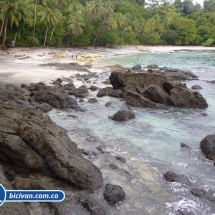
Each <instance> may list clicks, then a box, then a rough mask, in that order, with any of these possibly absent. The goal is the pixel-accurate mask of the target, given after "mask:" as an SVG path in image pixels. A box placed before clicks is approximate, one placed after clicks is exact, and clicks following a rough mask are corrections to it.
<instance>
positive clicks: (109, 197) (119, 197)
mask: <svg viewBox="0 0 215 215" xmlns="http://www.w3.org/2000/svg"><path fill="white" fill-rule="evenodd" d="M103 195H104V198H105V200H106V201H107V202H108V203H109V204H110V205H115V204H116V203H118V202H121V201H123V200H124V199H125V192H124V191H123V189H122V187H120V186H117V185H112V184H107V185H106V186H105V191H104V193H103Z"/></svg>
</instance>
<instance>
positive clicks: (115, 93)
mask: <svg viewBox="0 0 215 215" xmlns="http://www.w3.org/2000/svg"><path fill="white" fill-rule="evenodd" d="M103 90H104V91H105V92H106V94H107V95H108V96H112V97H116V98H122V91H121V90H120V89H117V90H114V89H113V88H112V87H105V88H103Z"/></svg>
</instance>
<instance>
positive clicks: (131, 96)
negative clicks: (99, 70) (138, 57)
mask: <svg viewBox="0 0 215 215" xmlns="http://www.w3.org/2000/svg"><path fill="white" fill-rule="evenodd" d="M110 82H111V84H112V85H113V89H114V90H117V89H120V90H122V92H123V93H122V96H123V97H124V98H125V101H126V103H127V104H129V105H132V106H137V107H150V108H164V107H165V106H167V105H171V106H176V107H187V108H206V107H208V104H207V102H206V100H205V98H204V97H203V96H202V95H201V94H200V93H199V92H193V91H191V90H190V89H188V88H187V87H186V85H185V84H182V83H180V82H176V81H173V80H172V78H171V77H169V76H167V75H165V74H164V73H162V72H159V71H153V72H152V71H151V72H144V73H132V72H130V71H127V72H112V73H111V75H110ZM161 104H162V105H161Z"/></svg>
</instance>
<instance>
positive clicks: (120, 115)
mask: <svg viewBox="0 0 215 215" xmlns="http://www.w3.org/2000/svg"><path fill="white" fill-rule="evenodd" d="M134 118H135V114H134V112H132V111H130V110H119V111H117V112H116V113H115V114H114V115H113V116H112V117H110V119H112V120H114V121H127V120H130V119H134Z"/></svg>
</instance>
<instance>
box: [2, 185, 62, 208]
mask: <svg viewBox="0 0 215 215" xmlns="http://www.w3.org/2000/svg"><path fill="white" fill-rule="evenodd" d="M64 198H65V194H64V192H63V191H61V190H5V188H4V187H3V186H2V185H1V184H0V206H2V205H3V204H4V202H61V201H63V200H64Z"/></svg>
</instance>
